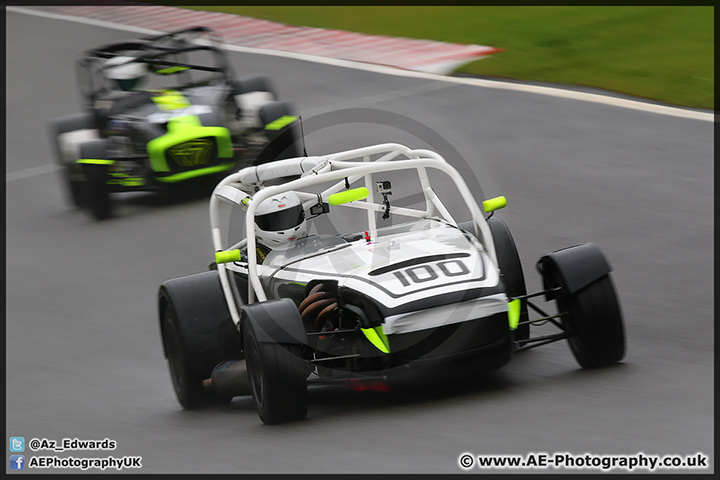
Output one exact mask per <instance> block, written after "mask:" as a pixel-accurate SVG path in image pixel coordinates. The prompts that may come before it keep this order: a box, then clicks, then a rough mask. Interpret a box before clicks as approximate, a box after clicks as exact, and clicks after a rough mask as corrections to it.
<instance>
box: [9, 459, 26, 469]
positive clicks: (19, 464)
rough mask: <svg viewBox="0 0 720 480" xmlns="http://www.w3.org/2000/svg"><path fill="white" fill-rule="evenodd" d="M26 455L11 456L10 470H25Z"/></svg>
mask: <svg viewBox="0 0 720 480" xmlns="http://www.w3.org/2000/svg"><path fill="white" fill-rule="evenodd" d="M24 469H25V455H10V470H24Z"/></svg>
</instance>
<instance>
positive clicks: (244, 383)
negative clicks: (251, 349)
mask: <svg viewBox="0 0 720 480" xmlns="http://www.w3.org/2000/svg"><path fill="white" fill-rule="evenodd" d="M203 387H204V388H205V389H206V390H212V391H213V392H215V393H216V394H217V395H219V396H221V397H238V396H241V395H250V381H249V379H248V374H247V367H246V366H245V360H229V361H227V362H222V363H220V364H218V365H217V366H216V367H215V369H213V372H212V376H211V377H210V378H208V379H207V380H203Z"/></svg>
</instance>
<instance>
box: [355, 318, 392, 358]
mask: <svg viewBox="0 0 720 480" xmlns="http://www.w3.org/2000/svg"><path fill="white" fill-rule="evenodd" d="M360 330H361V331H362V332H363V333H364V334H365V336H366V337H367V339H368V340H370V343H372V344H373V345H374V346H375V348H377V349H378V350H380V351H381V352H383V353H390V342H388V338H387V335H385V332H384V331H383V328H382V325H380V326H378V327H375V328H361V329H360Z"/></svg>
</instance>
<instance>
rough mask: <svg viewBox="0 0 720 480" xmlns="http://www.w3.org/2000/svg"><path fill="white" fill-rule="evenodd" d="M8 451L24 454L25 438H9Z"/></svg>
mask: <svg viewBox="0 0 720 480" xmlns="http://www.w3.org/2000/svg"><path fill="white" fill-rule="evenodd" d="M10 451H11V452H24V451H25V437H10Z"/></svg>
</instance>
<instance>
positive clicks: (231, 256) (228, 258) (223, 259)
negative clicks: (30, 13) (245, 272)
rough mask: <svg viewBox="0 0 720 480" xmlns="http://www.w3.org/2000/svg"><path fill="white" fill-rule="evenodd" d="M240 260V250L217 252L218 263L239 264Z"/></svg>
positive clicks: (216, 259)
mask: <svg viewBox="0 0 720 480" xmlns="http://www.w3.org/2000/svg"><path fill="white" fill-rule="evenodd" d="M238 260H240V250H238V249H235V250H228V251H227V252H215V261H216V262H217V263H228V262H237V261H238Z"/></svg>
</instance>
